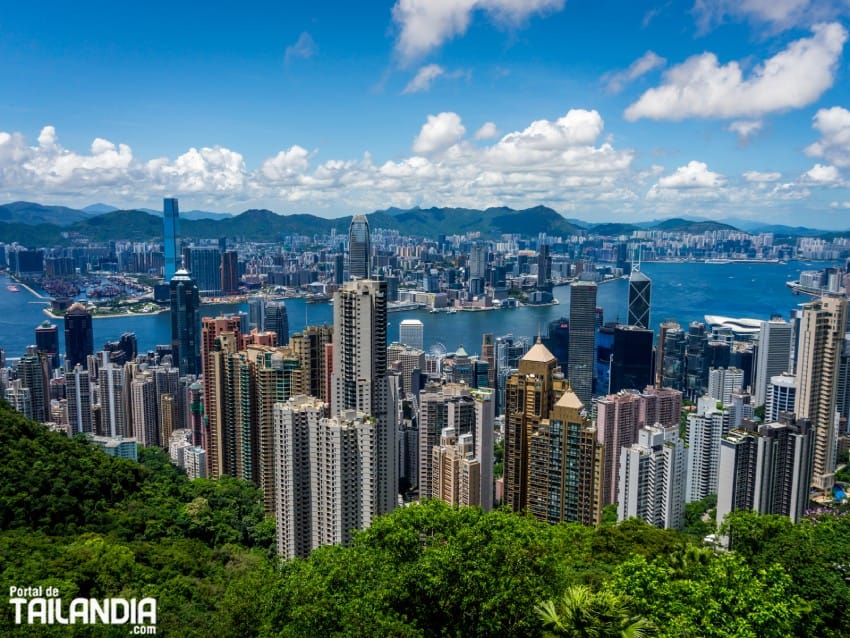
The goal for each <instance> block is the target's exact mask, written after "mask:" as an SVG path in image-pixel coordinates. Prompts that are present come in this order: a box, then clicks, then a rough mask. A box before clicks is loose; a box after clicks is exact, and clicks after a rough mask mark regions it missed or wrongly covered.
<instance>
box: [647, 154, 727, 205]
mask: <svg viewBox="0 0 850 638" xmlns="http://www.w3.org/2000/svg"><path fill="white" fill-rule="evenodd" d="M725 183H726V180H725V179H724V177H723V176H722V175H720V174H719V173H715V172H713V171H711V170H709V168H708V165H707V164H705V163H704V162H698V161H696V160H691V161H690V162H688V164H687V166H680V167H679V168H677V169H676V171H675V172H674V173H673V174H672V175H665V176H664V177H661V178H659V179H658V181H657V182H656V183H655V184H654V185H653V186H652V188H650V189H649V192H648V193H647V195H646V196H647V199H678V198H680V197H682V196H683V195H684V196H685V197H687V198H692V197H694V196H697V197H699V198H705V199H715V198H717V197H718V196H719V193H718V192H716V191H717V190H718V189H720V188H722V187H723V186H724V185H725Z"/></svg>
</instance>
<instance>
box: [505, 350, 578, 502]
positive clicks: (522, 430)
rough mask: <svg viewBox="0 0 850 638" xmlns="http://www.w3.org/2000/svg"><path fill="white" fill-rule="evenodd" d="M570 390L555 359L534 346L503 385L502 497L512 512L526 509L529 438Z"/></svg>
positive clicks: (550, 354) (547, 351) (529, 456)
mask: <svg viewBox="0 0 850 638" xmlns="http://www.w3.org/2000/svg"><path fill="white" fill-rule="evenodd" d="M568 387H569V385H568V383H567V381H566V380H565V379H564V375H563V374H562V373H561V369H560V368H559V367H558V360H557V359H555V355H553V354H552V353H551V352H549V350H548V349H547V348H546V346H544V345H543V344H542V343H540V342H539V340H538V343H536V344H535V345H534V346H533V347H532V348H531V349H530V350H529V351H528V352H527V353H526V355H525V356H524V357H523V358H522V359H520V361H519V370H518V371H517V372H516V373H515V374H512V375H511V376H510V377H509V378H508V380H507V383H506V385H505V475H504V482H505V496H504V502H505V504H506V505H508V506H509V507H510V508H511V509H512V510H513V511H515V512H522V511H524V510H525V509H527V508H528V486H529V463H530V460H531V451H530V449H531V448H530V446H531V436H532V434H533V433H534V432H536V431H537V429H538V428H539V427H540V423H541V421H542V420H543V419H548V418H549V413H550V412H551V411H552V408H553V407H554V406H555V403H556V402H557V400H558V399H559V398H560V396H561V395H562V394H563V393H564V392H565V391H566V390H567V388H568Z"/></svg>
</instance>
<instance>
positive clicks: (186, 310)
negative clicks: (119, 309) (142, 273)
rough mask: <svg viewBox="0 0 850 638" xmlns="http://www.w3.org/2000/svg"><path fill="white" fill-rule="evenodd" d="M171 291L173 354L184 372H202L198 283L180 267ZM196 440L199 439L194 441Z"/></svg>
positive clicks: (181, 371) (173, 358)
mask: <svg viewBox="0 0 850 638" xmlns="http://www.w3.org/2000/svg"><path fill="white" fill-rule="evenodd" d="M169 287H170V295H171V357H172V360H173V361H174V363H175V364H176V365H177V367H178V368H179V370H180V374H181V375H186V374H194V375H198V374H200V373H201V365H200V357H199V352H198V348H199V346H200V341H199V339H198V329H199V326H200V323H201V318H200V309H201V298H200V295H199V294H198V287H197V286H196V285H195V282H194V281H193V280H192V278H191V277H190V276H189V273H188V272H186V270H185V269H183V268H181V269H180V270H178V271H177V272H176V273H175V274H174V276H173V277H172V278H171V282H170V283H169ZM195 443H196V444H197V441H196V442H195Z"/></svg>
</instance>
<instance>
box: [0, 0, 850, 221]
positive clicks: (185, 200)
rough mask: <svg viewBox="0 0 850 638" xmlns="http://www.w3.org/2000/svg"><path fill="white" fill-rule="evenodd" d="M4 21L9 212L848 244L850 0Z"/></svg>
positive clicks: (213, 11)
mask: <svg viewBox="0 0 850 638" xmlns="http://www.w3.org/2000/svg"><path fill="white" fill-rule="evenodd" d="M195 4H196V3H185V5H184V6H172V5H171V4H166V3H159V2H147V3H136V5H134V6H130V7H129V8H128V5H125V4H124V3H114V2H109V3H107V2H83V3H75V4H71V3H65V2H42V3H37V4H36V5H32V6H31V7H28V6H25V3H14V4H13V5H10V6H5V7H4V8H2V9H0V86H2V87H3V91H2V93H0V200H2V201H12V200H18V199H26V200H32V201H39V202H42V203H61V204H66V205H70V206H85V205H87V204H91V203H94V202H106V203H109V204H112V205H115V206H119V207H133V206H147V207H152V208H158V207H159V206H160V205H161V200H162V197H164V196H177V197H179V198H180V204H181V208H183V209H185V210H188V209H203V210H215V211H228V212H241V211H243V210H245V209H247V208H255V207H265V208H269V209H271V210H274V211H276V212H281V213H291V212H311V213H314V214H318V215H322V216H326V217H335V216H339V215H348V214H351V213H354V212H369V211H372V210H375V209H379V208H384V207H387V206H400V207H408V206H415V205H419V206H432V205H436V206H472V207H487V206H494V205H508V206H513V207H527V206H535V205H538V204H544V205H548V206H551V207H553V208H555V209H556V210H558V211H560V212H561V213H563V214H564V215H566V216H568V217H578V218H581V219H586V220H589V221H614V220H617V221H638V220H645V219H658V218H664V217H671V216H676V215H701V216H706V217H713V218H718V219H724V218H730V217H745V218H757V219H767V220H773V221H776V222H779V223H794V224H797V223H800V224H806V225H816V226H820V227H825V228H826V227H829V228H848V227H850V190H849V189H848V186H850V182H848V179H850V94H848V89H850V83H848V59H850V58H848V55H847V53H846V49H847V45H846V41H847V38H848V28H850V2H848V1H847V0H836V1H835V2H829V1H827V2H813V1H811V0H737V1H733V0H696V2H693V1H691V2H673V1H671V2H666V3H641V2H589V1H582V0H566V1H564V0H454V1H452V0H397V1H396V2H364V3H352V2H339V3H337V2H326V3H321V4H317V5H316V6H308V5H307V3H294V2H292V3H268V4H266V3H250V2H249V3H245V4H244V5H235V4H234V3H216V2H210V3H207V4H205V5H204V6H203V7H200V6H195Z"/></svg>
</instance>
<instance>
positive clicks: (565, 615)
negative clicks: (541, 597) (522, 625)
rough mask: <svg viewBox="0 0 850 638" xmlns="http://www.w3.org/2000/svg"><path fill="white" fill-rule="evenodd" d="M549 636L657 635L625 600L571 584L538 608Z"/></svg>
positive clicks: (635, 637)
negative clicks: (556, 596)
mask: <svg viewBox="0 0 850 638" xmlns="http://www.w3.org/2000/svg"><path fill="white" fill-rule="evenodd" d="M535 611H536V612H537V615H538V616H539V617H540V619H541V620H542V621H543V625H544V627H546V628H547V631H546V632H545V634H544V635H546V636H566V637H568V638H640V637H642V636H652V635H654V632H655V628H654V627H653V626H652V623H650V622H649V621H648V620H647V619H646V618H640V617H637V616H635V615H634V614H632V612H631V609H630V607H629V605H628V603H627V602H626V600H625V599H624V598H623V597H620V596H617V595H615V594H614V593H612V592H610V591H605V590H603V591H600V592H596V593H594V592H593V591H591V589H590V587H587V586H586V585H571V586H570V587H568V588H567V589H566V590H565V591H564V593H563V594H562V595H561V596H560V598H557V599H555V600H547V601H545V602H544V603H542V604H540V605H538V606H537V607H536V608H535Z"/></svg>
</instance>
